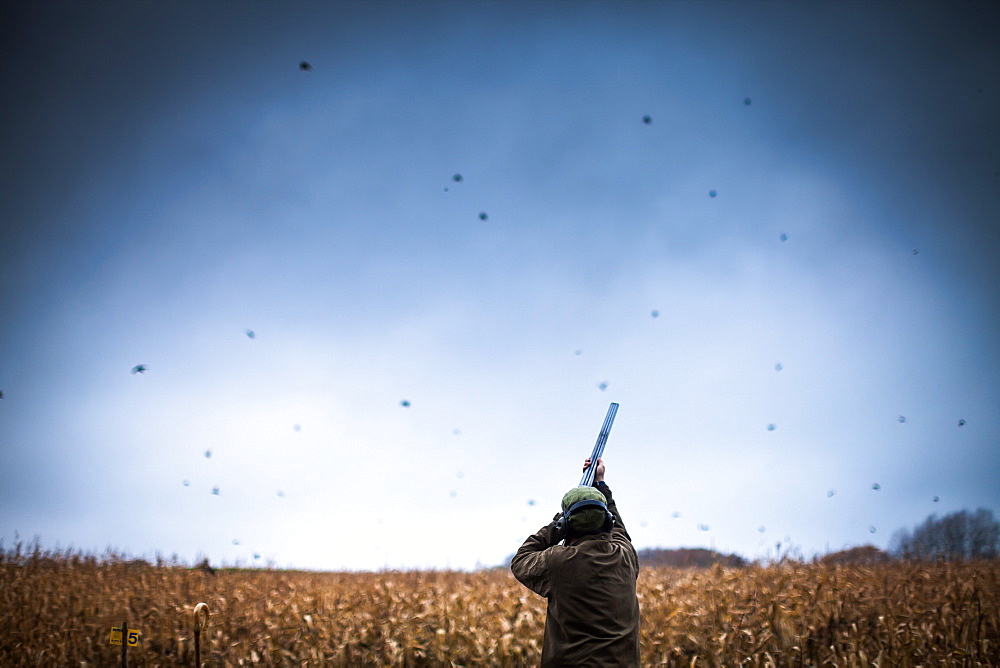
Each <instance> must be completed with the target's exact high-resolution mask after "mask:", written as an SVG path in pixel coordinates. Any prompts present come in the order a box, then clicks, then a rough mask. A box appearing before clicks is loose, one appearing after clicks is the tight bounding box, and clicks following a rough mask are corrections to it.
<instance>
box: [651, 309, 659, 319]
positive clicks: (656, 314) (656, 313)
mask: <svg viewBox="0 0 1000 668" xmlns="http://www.w3.org/2000/svg"><path fill="white" fill-rule="evenodd" d="M650 315H651V316H653V317H654V318H659V317H660V312H659V311H656V310H654V311H653V312H652V313H650Z"/></svg>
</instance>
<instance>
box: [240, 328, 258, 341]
mask: <svg viewBox="0 0 1000 668" xmlns="http://www.w3.org/2000/svg"><path fill="white" fill-rule="evenodd" d="M243 331H244V333H245V334H246V335H247V338H248V339H255V338H257V335H256V334H254V331H253V330H252V329H245V330H243Z"/></svg>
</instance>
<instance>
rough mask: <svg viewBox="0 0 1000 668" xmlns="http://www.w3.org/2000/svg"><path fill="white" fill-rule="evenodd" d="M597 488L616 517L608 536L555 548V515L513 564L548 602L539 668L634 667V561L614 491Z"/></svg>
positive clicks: (636, 602) (526, 583) (520, 577)
mask: <svg viewBox="0 0 1000 668" xmlns="http://www.w3.org/2000/svg"><path fill="white" fill-rule="evenodd" d="M597 488H598V489H599V490H601V492H603V493H604V496H605V498H606V499H607V505H608V509H609V510H610V511H611V512H612V513H614V515H615V523H614V526H613V527H612V529H611V532H610V533H597V534H590V535H587V536H580V537H577V538H573V539H571V540H570V541H569V543H570V544H569V545H559V544H558V542H559V537H558V536H557V532H556V528H555V523H556V520H558V519H559V517H560V516H561V514H557V515H556V516H555V518H554V519H553V520H552V522H551V523H550V524H548V525H547V526H545V527H542V528H541V529H540V530H539V531H538V533H536V534H535V535H533V536H530V537H529V538H528V539H527V540H526V541H524V544H522V545H521V547H520V549H518V551H517V553H516V554H515V555H514V558H513V559H512V560H511V564H510V569H511V571H512V572H513V573H514V577H516V578H517V579H518V581H520V582H521V584H523V585H524V586H525V587H527V588H528V589H530V590H532V591H533V592H535V593H536V594H538V595H540V596H544V597H545V598H547V599H548V613H547V616H546V619H545V639H544V642H543V644H542V663H541V665H542V666H543V667H544V668H548V667H549V666H638V665H639V600H638V599H637V598H636V595H635V583H636V580H637V579H638V577H639V559H638V557H637V556H636V553H635V548H634V547H632V539H631V538H630V537H629V535H628V532H627V531H626V530H625V525H624V524H623V523H622V521H621V517H620V515H619V514H618V508H617V507H616V506H615V502H614V499H612V498H611V490H610V489H609V488H608V487H607V485H600V486H598V487H597Z"/></svg>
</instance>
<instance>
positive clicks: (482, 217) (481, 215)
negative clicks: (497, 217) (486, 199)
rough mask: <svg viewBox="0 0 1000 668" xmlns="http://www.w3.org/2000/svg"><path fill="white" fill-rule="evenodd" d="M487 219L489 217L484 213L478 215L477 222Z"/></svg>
mask: <svg viewBox="0 0 1000 668" xmlns="http://www.w3.org/2000/svg"><path fill="white" fill-rule="evenodd" d="M487 218H489V216H487V215H486V212H485V211H483V212H482V213H480V214H479V220H486V219H487Z"/></svg>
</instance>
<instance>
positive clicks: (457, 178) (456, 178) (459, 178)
mask: <svg viewBox="0 0 1000 668" xmlns="http://www.w3.org/2000/svg"><path fill="white" fill-rule="evenodd" d="M451 180H452V181H454V182H455V183H461V182H462V175H461V174H455V176H453V177H451Z"/></svg>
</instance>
